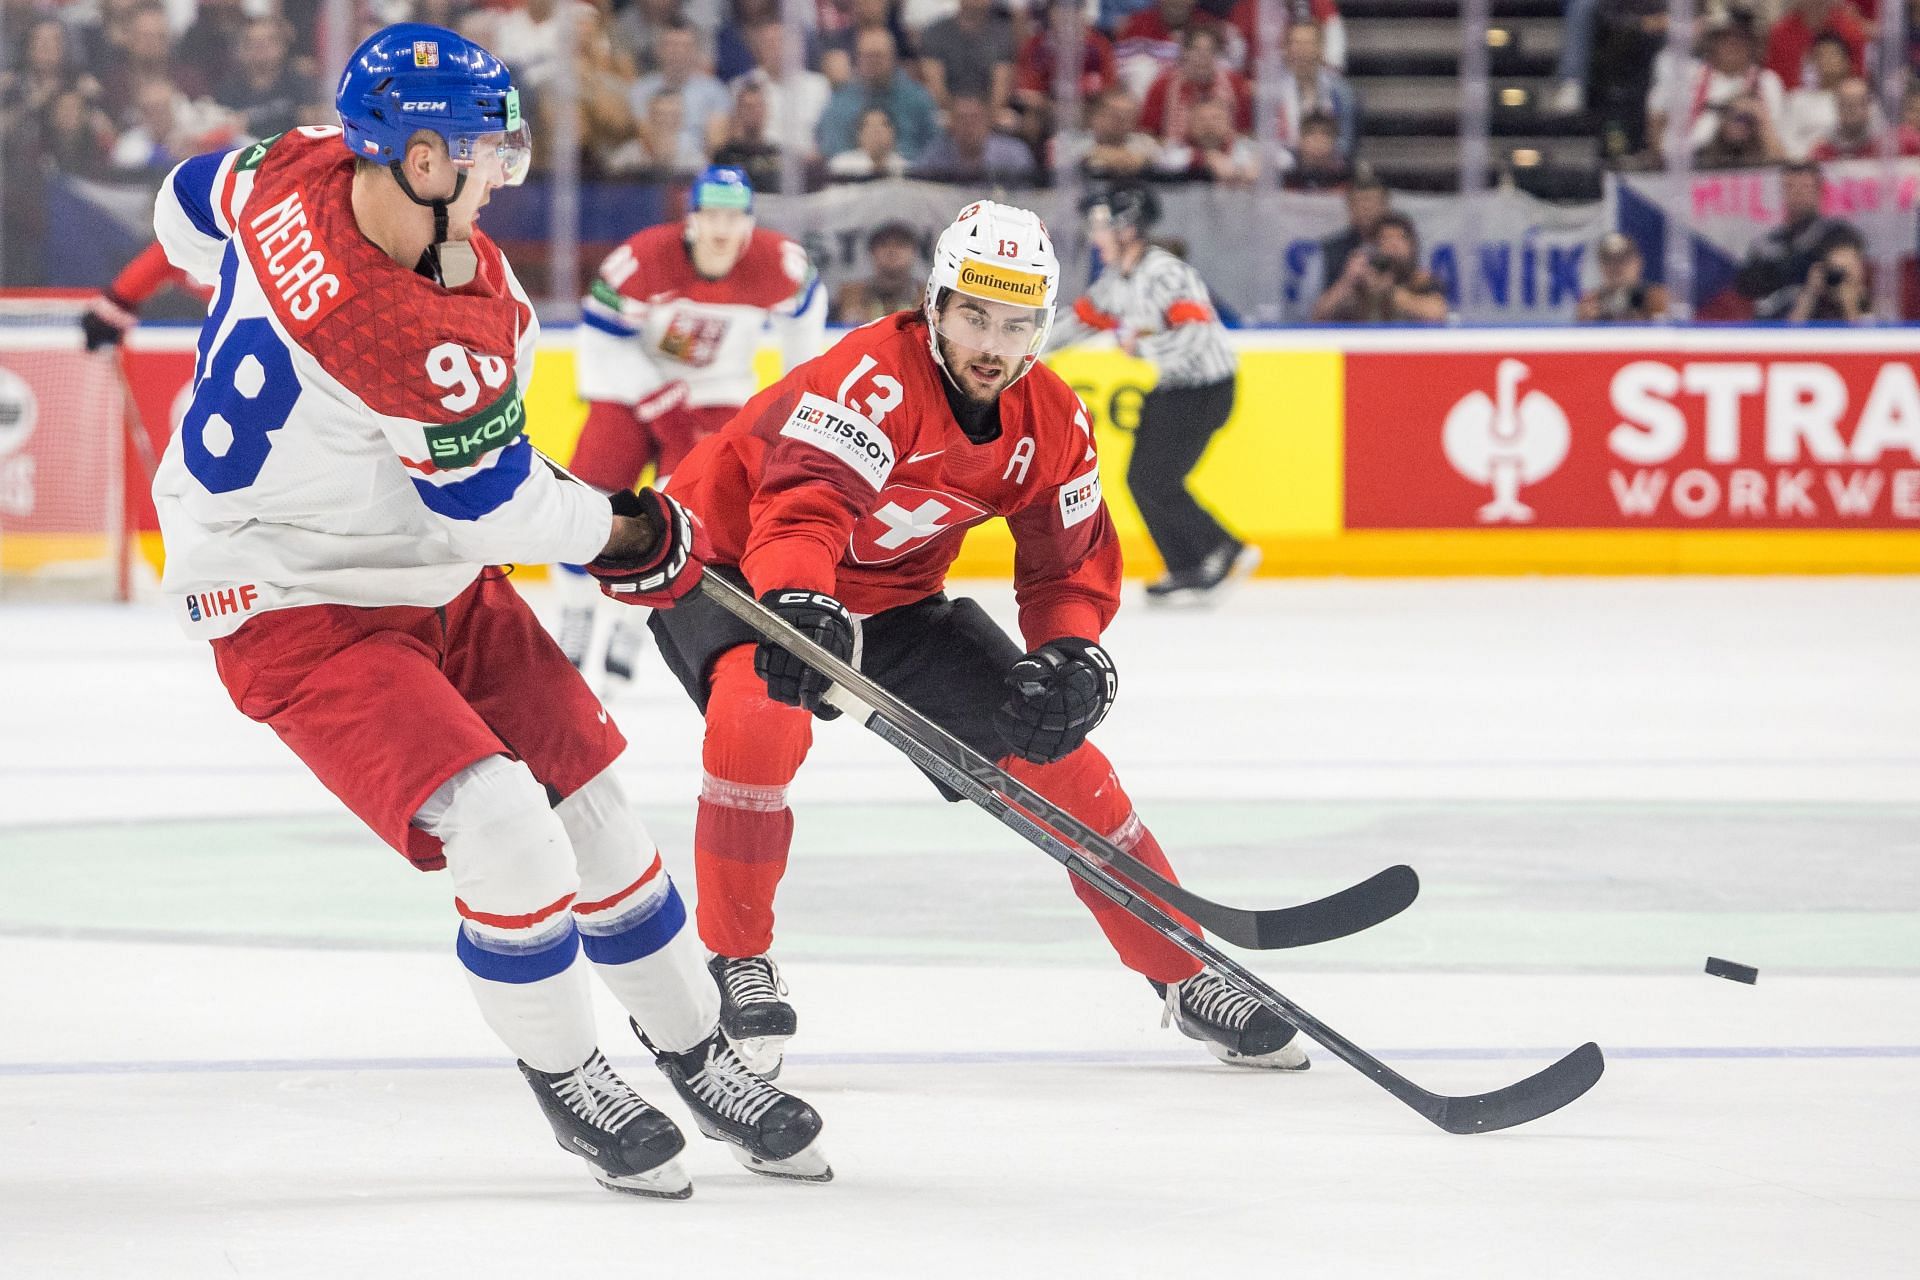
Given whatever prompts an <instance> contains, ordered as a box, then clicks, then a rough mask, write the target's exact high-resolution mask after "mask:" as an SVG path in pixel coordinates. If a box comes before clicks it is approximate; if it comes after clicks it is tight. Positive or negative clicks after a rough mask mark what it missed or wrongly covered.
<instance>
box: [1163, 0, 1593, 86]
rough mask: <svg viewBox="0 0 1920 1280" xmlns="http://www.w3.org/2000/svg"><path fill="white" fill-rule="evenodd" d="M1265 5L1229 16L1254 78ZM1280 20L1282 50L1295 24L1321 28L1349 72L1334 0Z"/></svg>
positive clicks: (1245, 67)
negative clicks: (1261, 17)
mask: <svg viewBox="0 0 1920 1280" xmlns="http://www.w3.org/2000/svg"><path fill="white" fill-rule="evenodd" d="M1576 2H1579V0H1576ZM1261 3H1262V0H1239V2H1238V3H1237V4H1233V5H1232V8H1231V9H1230V10H1229V11H1228V13H1227V21H1229V22H1231V23H1232V24H1233V28H1234V30H1235V31H1236V32H1238V33H1239V36H1240V43H1241V45H1242V46H1244V48H1245V50H1246V59H1245V61H1244V62H1243V63H1241V64H1240V67H1239V69H1240V70H1242V71H1244V72H1246V73H1247V75H1248V77H1250V78H1251V77H1253V75H1254V74H1255V72H1256V71H1258V70H1259V68H1258V67H1256V66H1255V65H1254V64H1255V62H1256V61H1257V60H1258V59H1259V57H1260V8H1261ZM1201 8H1203V9H1205V10H1206V11H1207V12H1209V13H1218V12H1219V9H1218V8H1217V7H1216V6H1215V5H1214V4H1211V3H1207V4H1202V5H1201ZM1280 16H1281V19H1282V21H1283V22H1284V23H1285V25H1284V26H1282V27H1281V28H1280V39H1279V40H1278V41H1277V42H1276V43H1277V46H1278V47H1279V48H1281V49H1285V48H1286V47H1287V36H1288V33H1290V32H1291V31H1292V30H1293V27H1294V24H1295V23H1300V22H1311V23H1313V24H1314V25H1315V26H1317V27H1319V28H1320V35H1321V43H1322V46H1323V48H1322V53H1323V54H1324V56H1325V58H1326V63H1327V65H1328V66H1330V67H1332V68H1333V69H1334V70H1336V71H1345V70H1346V69H1347V24H1346V23H1345V22H1344V21H1343V20H1342V19H1341V17H1340V7H1339V5H1337V4H1335V3H1334V0H1280Z"/></svg>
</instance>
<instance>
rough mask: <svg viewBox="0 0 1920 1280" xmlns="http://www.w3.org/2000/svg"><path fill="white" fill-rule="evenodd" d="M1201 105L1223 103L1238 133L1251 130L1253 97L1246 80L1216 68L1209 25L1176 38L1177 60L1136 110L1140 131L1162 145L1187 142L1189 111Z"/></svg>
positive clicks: (1214, 36) (1215, 41) (1216, 38)
mask: <svg viewBox="0 0 1920 1280" xmlns="http://www.w3.org/2000/svg"><path fill="white" fill-rule="evenodd" d="M1207 101H1218V102H1223V103H1225V104H1226V106H1227V111H1228V119H1229V120H1230V121H1231V122H1232V125H1233V127H1234V128H1235V129H1236V130H1238V131H1239V132H1241V133H1246V132H1249V131H1251V130H1252V128H1253V93H1252V91H1251V90H1250V89H1248V87H1247V81H1246V77H1244V76H1242V75H1241V74H1240V73H1239V72H1237V71H1227V70H1224V69H1222V67H1221V66H1220V33H1219V32H1218V31H1217V30H1215V29H1214V28H1213V27H1210V26H1190V27H1188V28H1187V29H1186V31H1185V32H1183V33H1182V35H1181V38H1180V59H1179V61H1178V62H1176V63H1174V65H1173V66H1171V67H1169V68H1167V69H1166V70H1165V71H1163V72H1161V73H1160V78H1159V79H1157V80H1155V81H1154V82H1153V88H1151V89H1150V90H1148V91H1147V100H1146V102H1145V104H1144V105H1143V106H1142V107H1141V109H1140V127H1141V128H1143V129H1145V130H1146V131H1147V132H1148V133H1151V134H1153V135H1154V136H1155V137H1157V138H1159V139H1160V141H1161V142H1162V143H1163V144H1165V145H1167V146H1170V147H1171V146H1177V145H1179V144H1181V143H1183V142H1186V141H1187V130H1188V120H1189V117H1190V116H1191V114H1192V111H1193V108H1194V107H1195V106H1197V105H1198V104H1199V103H1202V102H1207Z"/></svg>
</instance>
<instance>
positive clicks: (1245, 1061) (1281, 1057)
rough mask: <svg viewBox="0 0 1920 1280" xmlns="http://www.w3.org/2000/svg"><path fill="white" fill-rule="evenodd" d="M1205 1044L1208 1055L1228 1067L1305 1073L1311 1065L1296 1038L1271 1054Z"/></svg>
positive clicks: (1208, 1042) (1310, 1060) (1210, 1042)
mask: <svg viewBox="0 0 1920 1280" xmlns="http://www.w3.org/2000/svg"><path fill="white" fill-rule="evenodd" d="M1206 1044H1207V1052H1208V1053H1210V1054H1212V1055H1213V1056H1214V1057H1216V1058H1218V1059H1220V1061H1222V1062H1224V1063H1226V1064H1227V1065H1228V1066H1230V1067H1252V1068H1254V1069H1255V1070H1258V1071H1305V1070H1306V1069H1307V1068H1308V1067H1311V1066H1312V1065H1313V1061H1312V1059H1310V1058H1308V1057H1307V1051H1306V1050H1305V1049H1302V1048H1301V1047H1300V1037H1298V1036H1295V1037H1294V1038H1293V1039H1291V1040H1289V1041H1287V1042H1286V1043H1285V1044H1283V1045H1281V1046H1280V1047H1279V1048H1278V1049H1275V1050H1274V1051H1273V1052H1272V1053H1260V1054H1251V1053H1235V1052H1234V1051H1233V1050H1231V1049H1229V1048H1227V1046H1225V1045H1223V1044H1215V1043H1214V1042H1213V1041H1211V1040H1209V1041H1207V1042H1206Z"/></svg>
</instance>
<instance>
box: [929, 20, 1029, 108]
mask: <svg viewBox="0 0 1920 1280" xmlns="http://www.w3.org/2000/svg"><path fill="white" fill-rule="evenodd" d="M920 78H921V80H922V81H923V82H924V83H925V84H926V86H927V92H928V93H930V94H932V95H933V100H934V102H935V104H937V105H938V106H939V107H940V108H941V109H942V110H945V109H946V108H947V106H948V99H949V98H952V97H955V96H957V95H959V94H963V93H964V94H970V95H972V96H974V97H976V98H984V99H985V100H986V101H987V103H988V104H989V107H990V109H991V111H992V116H991V119H992V121H993V124H994V127H996V128H1000V129H1012V128H1015V127H1016V122H1015V120H1014V116H1013V27H1012V24H1010V23H1009V22H1008V21H1007V20H1006V19H1005V18H1003V17H1001V16H1000V15H999V14H996V13H995V12H993V0H960V12H959V13H957V14H955V15H954V16H953V17H951V18H946V19H943V20H942V21H939V22H936V23H934V24H933V25H932V26H930V27H928V28H927V29H926V30H925V31H924V32H922V33H921V35H920Z"/></svg>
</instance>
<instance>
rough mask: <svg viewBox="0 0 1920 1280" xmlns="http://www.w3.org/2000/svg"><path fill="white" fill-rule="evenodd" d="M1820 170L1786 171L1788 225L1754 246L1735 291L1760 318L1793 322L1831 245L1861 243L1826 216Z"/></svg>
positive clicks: (1793, 167) (1783, 198)
mask: <svg viewBox="0 0 1920 1280" xmlns="http://www.w3.org/2000/svg"><path fill="white" fill-rule="evenodd" d="M1821 196H1822V190H1821V180H1820V166H1819V165H1817V164H1809V163H1804V162H1803V163H1799V164H1790V165H1787V166H1785V167H1784V168H1782V169H1781V170H1780V205H1781V208H1782V210H1783V211H1784V214H1785V221H1784V222H1782V223H1781V224H1780V225H1779V226H1777V227H1775V228H1774V229H1773V230H1772V231H1769V232H1767V233H1766V234H1765V235H1763V236H1761V237H1760V238H1759V239H1758V240H1755V241H1754V242H1753V247H1752V248H1750V249H1748V250H1747V257H1746V260H1745V261H1744V262H1742V263H1741V264H1740V274H1739V275H1738V276H1737V277H1736V278H1735V280H1734V287H1735V288H1737V289H1738V290H1739V291H1740V293H1741V294H1742V296H1744V297H1747V298H1751V299H1752V300H1753V314H1754V318H1755V319H1758V320H1787V319H1789V318H1790V313H1791V312H1792V311H1793V309H1794V304H1795V303H1796V302H1797V301H1798V300H1799V297H1800V294H1801V292H1802V291H1803V290H1804V289H1805V288H1806V287H1807V284H1808V282H1809V281H1810V280H1812V279H1813V268H1814V266H1815V265H1816V264H1817V263H1819V262H1820V261H1821V259H1823V258H1824V257H1825V256H1826V253H1827V250H1828V248H1829V246H1832V245H1834V244H1837V243H1840V242H1842V241H1843V240H1849V239H1850V240H1851V241H1853V242H1854V243H1856V244H1857V243H1859V242H1860V233H1859V231H1857V230H1855V229H1854V228H1853V227H1852V226H1850V225H1848V224H1847V223H1845V222H1842V221H1841V220H1840V219H1838V218H1827V217H1822V216H1821V214H1820V204H1821Z"/></svg>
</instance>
